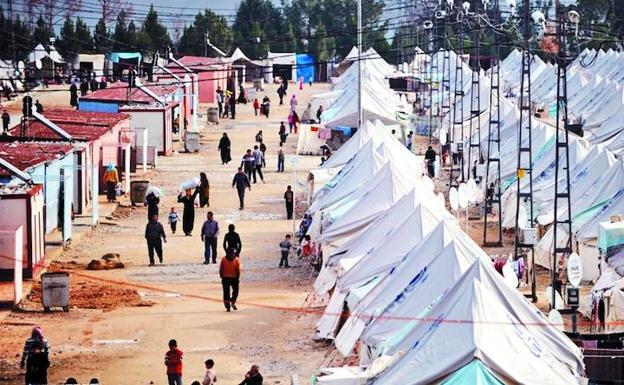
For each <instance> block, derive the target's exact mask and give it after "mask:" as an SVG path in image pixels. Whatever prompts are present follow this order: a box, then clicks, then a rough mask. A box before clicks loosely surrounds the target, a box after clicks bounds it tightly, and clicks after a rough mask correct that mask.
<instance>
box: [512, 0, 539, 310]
mask: <svg viewBox="0 0 624 385" xmlns="http://www.w3.org/2000/svg"><path fill="white" fill-rule="evenodd" d="M529 7H530V1H529V0H524V2H523V15H522V20H523V24H524V31H523V41H524V44H525V47H524V49H523V50H522V73H521V77H520V78H521V80H520V100H519V104H520V119H519V123H518V163H517V168H516V180H517V190H516V220H515V225H516V226H515V238H514V258H515V259H518V258H522V257H524V252H525V250H530V251H531V264H530V267H529V269H530V274H531V281H532V282H531V297H532V299H533V301H534V302H535V301H536V300H537V297H536V293H535V255H534V250H533V243H529V242H526V240H525V239H524V237H522V236H521V233H522V232H523V231H524V230H525V228H524V227H522V226H524V224H522V226H521V224H520V210H524V209H525V208H528V225H529V228H531V229H533V228H534V224H533V166H532V163H531V162H532V159H533V149H532V146H533V145H532V137H531V131H532V130H531V126H532V124H531V121H532V116H531V59H532V57H531V46H530V40H531V37H532V33H531V28H530V22H531V19H530V17H529ZM524 178H528V182H527V183H523V179H524Z"/></svg>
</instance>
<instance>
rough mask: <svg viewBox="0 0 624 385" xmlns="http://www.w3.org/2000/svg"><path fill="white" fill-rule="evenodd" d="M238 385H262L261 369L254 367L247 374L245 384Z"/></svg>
mask: <svg viewBox="0 0 624 385" xmlns="http://www.w3.org/2000/svg"><path fill="white" fill-rule="evenodd" d="M238 385H262V375H261V374H260V367H259V366H258V365H252V366H251V369H249V371H248V372H247V373H246V374H245V379H244V380H243V382H241V383H240V384H238Z"/></svg>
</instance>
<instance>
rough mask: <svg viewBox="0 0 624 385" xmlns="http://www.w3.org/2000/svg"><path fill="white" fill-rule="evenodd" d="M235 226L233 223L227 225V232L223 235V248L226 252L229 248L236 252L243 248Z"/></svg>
mask: <svg viewBox="0 0 624 385" xmlns="http://www.w3.org/2000/svg"><path fill="white" fill-rule="evenodd" d="M235 229H236V227H235V226H234V225H233V224H230V225H228V232H227V234H225V236H224V237H223V250H225V252H226V253H227V251H228V250H229V249H235V250H236V252H237V253H238V254H240V252H241V250H242V249H243V243H242V242H241V239H240V236H239V235H238V233H237V232H236V231H234V230H235Z"/></svg>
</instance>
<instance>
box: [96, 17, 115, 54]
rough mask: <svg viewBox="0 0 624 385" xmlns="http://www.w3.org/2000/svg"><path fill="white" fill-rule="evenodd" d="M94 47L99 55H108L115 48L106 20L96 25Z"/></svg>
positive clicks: (101, 20)
mask: <svg viewBox="0 0 624 385" xmlns="http://www.w3.org/2000/svg"><path fill="white" fill-rule="evenodd" d="M93 45H94V46H95V52H97V53H107V52H108V51H110V50H111V48H112V47H113V44H112V42H111V37H110V34H109V33H108V30H107V29H106V22H105V21H104V19H100V20H99V21H98V23H97V24H96V25H95V30H94V31H93Z"/></svg>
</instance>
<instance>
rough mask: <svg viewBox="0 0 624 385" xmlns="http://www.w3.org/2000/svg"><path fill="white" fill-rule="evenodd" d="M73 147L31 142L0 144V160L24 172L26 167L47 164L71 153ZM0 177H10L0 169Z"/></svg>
mask: <svg viewBox="0 0 624 385" xmlns="http://www.w3.org/2000/svg"><path fill="white" fill-rule="evenodd" d="M73 149H74V147H73V146H72V145H69V144H58V143H32V142H13V143H7V142H0V158H2V159H4V160H6V161H7V162H9V163H11V164H12V165H13V166H15V167H17V168H18V169H20V170H22V171H24V170H26V169H27V168H28V167H32V166H37V165H39V164H42V163H48V162H50V161H53V160H55V159H57V158H58V156H59V155H60V156H61V157H63V156H65V155H67V154H68V153H70V152H72V151H73ZM0 175H10V173H8V171H7V170H5V169H4V168H2V167H0Z"/></svg>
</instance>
